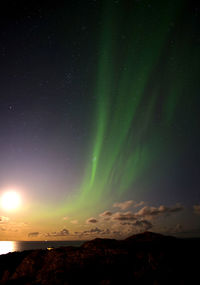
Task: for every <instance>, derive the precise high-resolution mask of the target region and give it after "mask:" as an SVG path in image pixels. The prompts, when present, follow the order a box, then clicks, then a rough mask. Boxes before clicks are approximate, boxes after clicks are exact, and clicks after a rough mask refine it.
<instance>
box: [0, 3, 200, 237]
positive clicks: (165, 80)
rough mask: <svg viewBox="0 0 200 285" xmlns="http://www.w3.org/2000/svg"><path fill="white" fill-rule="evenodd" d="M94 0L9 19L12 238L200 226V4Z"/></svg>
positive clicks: (2, 220) (5, 218) (1, 221)
mask: <svg viewBox="0 0 200 285" xmlns="http://www.w3.org/2000/svg"><path fill="white" fill-rule="evenodd" d="M83 2H84V3H81V2H80V1H78V0H77V1H73V3H71V4H56V5H55V6H51V5H50V4H49V6H46V7H45V6H42V4H41V5H39V4H38V5H37V4H32V3H31V2H30V3H29V4H27V3H24V4H20V5H21V6H20V5H19V4H17V1H13V3H12V5H11V7H7V8H5V11H4V14H3V17H2V19H1V22H2V24H3V25H2V28H1V39H2V41H1V42H2V44H1V45H2V47H1V58H2V62H3V64H2V67H1V81H2V82H1V91H0V92H1V94H2V95H1V98H0V108H1V123H0V125H1V141H0V152H1V162H0V183H1V185H0V195H3V193H5V192H6V191H9V190H10V189H11V190H14V191H16V192H18V193H20V195H21V197H22V203H21V206H20V209H17V210H16V211H9V212H7V211H5V210H3V209H1V210H0V230H1V233H2V234H1V236H0V239H2V240H3V239H5V240H7V239H10V240H12V239H13V240H14V239H16V240H17V239H24V240H26V239H88V238H92V237H94V236H101V237H116V238H121V237H123V236H127V235H130V234H133V233H137V232H140V231H144V230H152V231H153V230H154V231H158V232H163V233H168V234H177V235H178V234H180V235H184V234H185V235H199V232H200V230H199V229H200V228H199V227H200V224H199V221H198V218H199V216H198V215H199V214H200V204H199V203H200V197H199V186H200V184H199V162H200V153H199V142H200V141H199V109H198V106H199V94H198V93H199V54H200V53H199V46H200V34H199V29H198V25H199V12H200V6H199V4H198V3H196V2H195V1H181V0H175V1H165V2H166V3H163V2H162V1H156V0H153V1H147V0H146V1H143V0H140V1H139V0H138V1H120V0H119V1H83Z"/></svg>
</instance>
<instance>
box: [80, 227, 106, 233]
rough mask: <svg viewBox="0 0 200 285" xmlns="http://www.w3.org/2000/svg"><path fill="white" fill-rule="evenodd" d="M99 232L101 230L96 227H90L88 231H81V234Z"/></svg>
mask: <svg viewBox="0 0 200 285" xmlns="http://www.w3.org/2000/svg"><path fill="white" fill-rule="evenodd" d="M101 232H102V230H101V229H99V228H97V227H96V228H92V229H90V230H88V231H84V232H82V233H81V235H87V234H94V233H101Z"/></svg>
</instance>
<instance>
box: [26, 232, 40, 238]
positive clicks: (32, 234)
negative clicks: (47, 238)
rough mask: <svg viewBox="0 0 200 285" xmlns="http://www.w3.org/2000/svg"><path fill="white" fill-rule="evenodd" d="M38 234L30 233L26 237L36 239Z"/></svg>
mask: <svg viewBox="0 0 200 285" xmlns="http://www.w3.org/2000/svg"><path fill="white" fill-rule="evenodd" d="M39 234H40V233H39V232H32V233H29V234H28V236H29V237H37V236H38V235H39Z"/></svg>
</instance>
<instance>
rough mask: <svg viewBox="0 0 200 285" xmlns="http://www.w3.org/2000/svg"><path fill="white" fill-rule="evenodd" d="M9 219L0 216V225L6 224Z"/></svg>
mask: <svg viewBox="0 0 200 285" xmlns="http://www.w3.org/2000/svg"><path fill="white" fill-rule="evenodd" d="M9 220H10V219H9V218H8V217H5V216H0V223H1V224H5V223H7V222H9Z"/></svg>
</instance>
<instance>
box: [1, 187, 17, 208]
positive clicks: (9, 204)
mask: <svg viewBox="0 0 200 285" xmlns="http://www.w3.org/2000/svg"><path fill="white" fill-rule="evenodd" d="M20 204H21V197H20V195H19V194H18V193H17V192H15V191H8V192H5V193H4V194H3V195H2V197H1V206H2V208H3V209H4V210H6V211H12V210H16V209H18V208H19V206H20Z"/></svg>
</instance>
